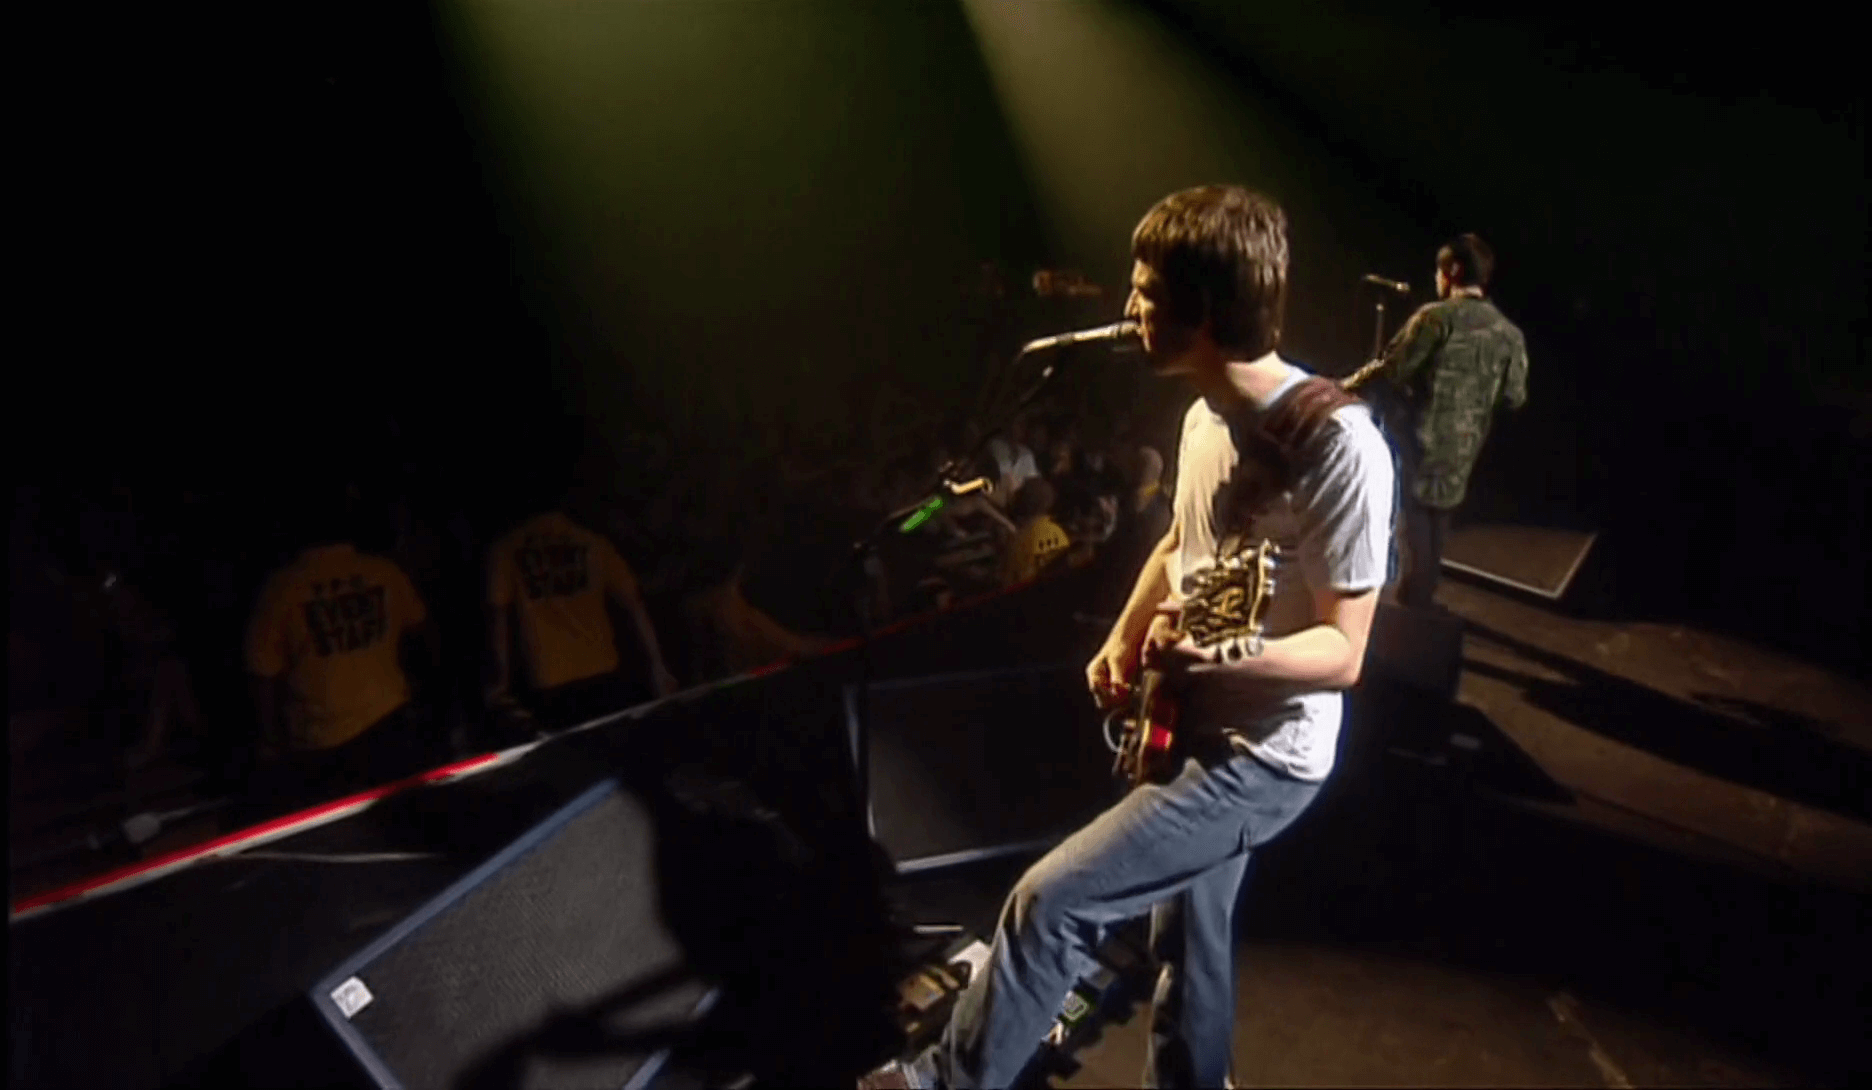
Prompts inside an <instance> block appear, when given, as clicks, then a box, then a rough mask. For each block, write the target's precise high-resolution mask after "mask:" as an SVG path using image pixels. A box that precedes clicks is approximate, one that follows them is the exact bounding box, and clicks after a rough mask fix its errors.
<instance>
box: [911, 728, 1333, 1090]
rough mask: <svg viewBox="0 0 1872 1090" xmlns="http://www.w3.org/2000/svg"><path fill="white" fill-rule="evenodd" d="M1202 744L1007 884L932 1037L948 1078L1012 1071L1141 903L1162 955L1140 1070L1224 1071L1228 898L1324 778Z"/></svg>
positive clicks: (1179, 1080) (1172, 1075) (1230, 1011)
mask: <svg viewBox="0 0 1872 1090" xmlns="http://www.w3.org/2000/svg"><path fill="white" fill-rule="evenodd" d="M1198 748H1199V750H1200V751H1201V752H1199V753H1198V754H1197V755H1196V756H1192V757H1190V758H1189V759H1187V760H1186V761H1185V762H1184V765H1183V770H1182V772H1181V774H1179V775H1178V776H1177V778H1176V779H1175V780H1173V781H1172V782H1170V783H1168V784H1164V785H1161V786H1158V785H1148V786H1145V787H1140V788H1137V789H1136V790H1133V791H1132V792H1131V793H1130V794H1128V795H1126V796H1125V798H1124V799H1123V800H1122V801H1120V802H1119V803H1118V804H1117V805H1115V806H1113V807H1112V808H1111V809H1109V810H1107V811H1105V812H1104V813H1103V814H1101V815H1099V816H1098V817H1097V818H1095V819H1094V820H1093V821H1092V823H1091V824H1089V825H1087V826H1086V827H1085V828H1083V829H1081V830H1079V831H1078V832H1077V833H1074V834H1073V835H1072V836H1070V837H1068V838H1067V839H1066V840H1065V841H1063V842H1062V843H1061V844H1060V845H1059V846H1058V847H1056V848H1054V849H1053V850H1052V851H1051V852H1049V853H1047V855H1046V857H1045V858H1043V859H1041V860H1040V861H1039V862H1037V863H1035V864H1034V865H1033V866H1032V867H1030V868H1029V869H1028V871H1027V873H1026V874H1025V875H1023V876H1022V877H1021V880H1020V881H1019V882H1018V883H1016V884H1015V886H1014V890H1013V892H1012V893H1010V894H1009V895H1008V899H1007V903H1006V905H1005V906H1003V908H1002V910H1001V920H1000V923H999V924H998V925H997V927H996V929H995V935H994V941H993V944H992V952H991V953H990V955H989V959H988V962H987V964H986V965H984V966H983V968H982V971H981V973H980V974H978V975H977V976H976V977H975V978H974V979H973V980H971V981H970V982H969V985H968V987H967V988H966V989H965V990H964V991H963V993H962V995H961V996H960V997H959V998H958V1000H957V1002H956V1008H955V1013H954V1015H953V1016H952V1018H951V1020H950V1023H949V1026H948V1028H947V1030H946V1031H945V1032H944V1035H943V1039H942V1042H941V1043H940V1044H939V1045H938V1046H937V1048H936V1050H935V1056H934V1060H935V1065H934V1066H935V1071H936V1074H937V1076H938V1077H939V1078H940V1079H941V1080H942V1082H943V1083H944V1084H945V1085H947V1086H952V1087H967V1086H985V1087H1004V1086H1007V1085H1009V1084H1010V1083H1012V1082H1013V1081H1014V1079H1015V1078H1016V1077H1017V1076H1019V1074H1020V1072H1021V1069H1022V1068H1023V1067H1025V1066H1026V1064H1027V1062H1028V1061H1029V1060H1030V1059H1031V1058H1032V1057H1033V1055H1034V1053H1035V1052H1036V1051H1037V1050H1038V1049H1039V1045H1040V1041H1041V1038H1042V1037H1043V1036H1045V1034H1046V1032H1047V1031H1048V1030H1049V1029H1050V1028H1051V1027H1052V1025H1053V1021H1054V1019H1055V1018H1056V1017H1057V1016H1058V1015H1059V1013H1060V1007H1061V1005H1062V1003H1063V1002H1064V1000H1065V998H1066V993H1067V990H1068V989H1070V988H1071V987H1072V986H1073V984H1074V983H1075V982H1076V981H1077V980H1078V979H1079V978H1080V977H1081V976H1082V975H1083V974H1085V973H1086V972H1088V971H1089V970H1090V969H1091V968H1092V967H1093V964H1094V962H1093V952H1094V951H1095V950H1096V949H1097V948H1098V945H1099V943H1100V941H1101V940H1102V939H1103V937H1104V934H1105V933H1106V932H1107V930H1108V929H1109V928H1111V927H1113V926H1114V925H1117V924H1119V923H1122V922H1124V921H1125V920H1128V919H1131V918H1132V917H1135V916H1138V915H1141V914H1142V913H1144V912H1145V911H1146V910H1149V911H1150V912H1151V945H1152V947H1153V952H1154V953H1155V954H1156V955H1157V957H1158V959H1159V964H1160V966H1161V969H1160V973H1159V977H1158V980H1157V991H1156V994H1155V996H1154V997H1153V1003H1152V1010H1151V1047H1150V1053H1149V1058H1148V1060H1147V1070H1146V1071H1145V1073H1144V1077H1145V1079H1146V1080H1147V1081H1148V1083H1149V1084H1150V1085H1153V1086H1186V1085H1189V1086H1221V1085H1223V1082H1224V1080H1225V1079H1226V1077H1227V1075H1228V1067H1229V1039H1230V1036H1231V1033H1232V1031H1233V1028H1234V1021H1235V958H1234V916H1235V901H1236V895H1237V892H1238V891H1239V889H1240V886H1241V882H1242V878H1243V875H1244V874H1245V873H1246V872H1247V868H1248V857H1249V853H1250V852H1252V851H1253V850H1254V849H1255V848H1258V847H1260V846H1262V845H1264V844H1266V843H1267V842H1268V841H1270V840H1272V839H1273V838H1274V837H1275V836H1276V835H1277V834H1279V833H1280V831H1281V830H1282V829H1285V828H1286V827H1287V826H1288V825H1289V824H1291V823H1292V822H1293V820H1294V819H1295V818H1297V817H1299V816H1300V813H1301V811H1303V810H1305V809H1306V807H1307V804H1309V803H1310V802H1312V801H1313V798H1314V796H1315V795H1317V794H1318V793H1319V789H1320V785H1319V784H1317V783H1307V782H1303V781H1300V780H1296V779H1293V778H1291V777H1288V776H1285V775H1283V774H1281V773H1279V772H1276V771H1274V770H1273V769H1272V768H1269V767H1268V766H1267V765H1264V764H1262V763H1261V762H1260V761H1257V760H1256V759H1255V758H1253V757H1252V756H1249V755H1248V754H1246V753H1242V752H1239V751H1236V750H1234V749H1232V748H1231V747H1230V746H1229V744H1228V742H1227V741H1226V740H1224V739H1221V738H1219V737H1218V738H1213V739H1209V740H1206V741H1205V742H1204V744H1202V745H1201V746H1199V747H1198Z"/></svg>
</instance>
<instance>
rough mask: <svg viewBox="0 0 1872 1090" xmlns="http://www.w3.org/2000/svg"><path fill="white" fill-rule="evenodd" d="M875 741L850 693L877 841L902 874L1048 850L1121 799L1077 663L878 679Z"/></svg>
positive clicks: (871, 708)
mask: <svg viewBox="0 0 1872 1090" xmlns="http://www.w3.org/2000/svg"><path fill="white" fill-rule="evenodd" d="M869 692H870V700H869V702H868V715H867V716H866V719H867V720H868V722H867V725H868V727H869V731H868V736H867V737H865V738H863V739H862V742H863V744H860V742H861V739H860V737H859V733H858V732H859V707H858V692H857V688H856V687H855V686H852V687H848V688H847V690H846V712H847V716H848V723H849V725H850V729H851V738H852V748H853V755H854V759H855V760H856V761H857V762H858V767H859V769H860V774H861V775H862V776H863V781H862V783H861V789H862V790H863V791H864V793H865V795H866V797H867V799H868V800H869V807H870V823H871V833H872V835H873V836H874V837H875V838H876V839H877V840H878V842H879V843H881V844H882V845H883V846H884V849H885V851H886V852H887V853H888V854H889V855H890V857H891V859H892V861H893V862H894V863H895V864H896V867H897V870H898V873H900V874H909V873H915V872H918V871H926V870H934V869H937V868H941V867H946V866H953V865H957V864H961V863H967V862H971V861H974V860H978V859H987V858H992V857H995V856H1001V855H1011V854H1017V853H1020V852H1023V851H1029V850H1032V851H1040V850H1044V849H1046V848H1048V847H1050V846H1052V845H1053V844H1055V843H1057V842H1058V841H1059V840H1061V839H1062V838H1064V837H1065V836H1066V835H1067V834H1068V833H1071V832H1072V831H1073V830H1075V829H1077V828H1078V827H1079V826H1081V825H1083V824H1085V823H1086V822H1087V821H1089V820H1091V819H1092V818H1093V817H1095V816H1097V815H1098V814H1099V812H1101V811H1102V810H1104V809H1105V807H1107V806H1109V805H1111V803H1112V802H1113V801H1115V799H1116V797H1117V796H1116V787H1115V782H1114V780H1113V779H1112V774H1111V765H1112V755H1111V752H1110V751H1109V750H1108V749H1107V748H1106V746H1105V743H1104V740H1103V733H1102V731H1101V723H1102V719H1103V717H1102V716H1101V715H1100V714H1099V712H1098V710H1097V709H1096V708H1095V707H1094V706H1093V704H1092V698H1091V697H1090V696H1089V695H1088V694H1087V692H1086V687H1085V675H1084V671H1083V669H1082V668H1081V667H1077V666H1041V667H1023V668H1019V669H1011V670H995V671H985V672H974V673H961V674H945V675H937V676H932V677H920V678H908V679H903V680H893V681H889V682H880V683H877V684H874V685H872V686H870V687H869Z"/></svg>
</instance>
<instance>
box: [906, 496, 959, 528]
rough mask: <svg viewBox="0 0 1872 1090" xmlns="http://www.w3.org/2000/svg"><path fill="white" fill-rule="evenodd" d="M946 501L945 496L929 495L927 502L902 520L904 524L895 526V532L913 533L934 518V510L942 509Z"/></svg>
mask: <svg viewBox="0 0 1872 1090" xmlns="http://www.w3.org/2000/svg"><path fill="white" fill-rule="evenodd" d="M947 502H949V501H948V499H947V498H946V497H943V496H931V497H930V498H929V502H928V503H926V504H924V505H923V506H921V507H919V508H917V509H916V513H915V514H913V515H911V516H910V517H909V518H907V519H905V520H904V524H903V525H902V526H899V527H898V528H897V532H898V533H900V534H908V533H913V532H914V531H915V530H916V528H917V527H919V526H921V525H923V524H924V523H926V522H928V521H929V520H930V519H933V518H935V517H936V512H938V511H940V510H942V509H943V504H945V503H947Z"/></svg>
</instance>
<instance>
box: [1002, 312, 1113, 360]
mask: <svg viewBox="0 0 1872 1090" xmlns="http://www.w3.org/2000/svg"><path fill="white" fill-rule="evenodd" d="M1137 335H1138V324H1137V323H1136V322H1133V321H1129V320H1126V321H1122V322H1113V323H1112V324H1110V325H1102V326H1099V327H1098V328H1096V329H1079V330H1074V331H1073V332H1071V333H1058V334H1055V335H1053V336H1051V337H1042V338H1040V339H1039V340H1037V341H1028V342H1027V344H1026V346H1025V347H1023V348H1022V349H1021V355H1023V356H1025V355H1026V354H1027V353H1029V352H1039V351H1041V350H1042V349H1047V348H1064V347H1066V346H1067V345H1069V344H1083V343H1084V342H1086V341H1115V340H1122V339H1126V338H1130V337H1136V336H1137Z"/></svg>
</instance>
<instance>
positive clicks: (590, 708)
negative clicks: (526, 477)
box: [488, 489, 677, 728]
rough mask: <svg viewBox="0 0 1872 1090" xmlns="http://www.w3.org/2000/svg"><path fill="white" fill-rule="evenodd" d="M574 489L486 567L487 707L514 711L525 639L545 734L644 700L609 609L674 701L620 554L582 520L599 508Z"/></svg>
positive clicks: (518, 532)
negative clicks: (515, 662) (627, 668)
mask: <svg viewBox="0 0 1872 1090" xmlns="http://www.w3.org/2000/svg"><path fill="white" fill-rule="evenodd" d="M596 506H597V505H596V503H595V497H593V496H591V495H589V494H587V493H586V492H584V491H583V490H582V489H573V490H571V491H569V492H568V493H567V495H566V496H565V497H564V502H563V503H562V504H561V505H560V506H559V507H558V508H556V509H554V510H549V511H544V512H541V513H539V514H536V515H534V516H532V517H531V518H529V519H527V520H526V521H524V522H522V523H521V524H520V525H518V526H516V527H514V528H513V529H512V530H511V531H509V532H508V533H507V535H506V536H505V537H502V538H501V539H500V540H499V541H497V542H495V544H494V548H493V549H492V551H491V552H490V554H489V558H488V569H489V572H488V606H489V612H490V616H489V635H490V636H491V638H492V641H493V651H494V679H493V684H492V685H491V686H490V689H489V693H488V703H489V706H490V708H491V709H492V710H494V711H495V712H496V713H497V714H498V713H500V712H502V711H505V710H508V709H510V708H511V706H512V705H513V704H514V703H515V702H516V696H515V694H514V692H513V681H514V678H513V667H512V649H511V643H512V641H513V637H514V634H515V633H518V635H519V637H520V638H519V643H520V647H521V652H522V655H523V657H524V659H525V664H526V670H527V677H526V680H527V681H528V683H529V684H530V688H531V690H532V693H533V699H532V700H531V701H529V703H531V704H533V705H534V708H533V710H534V711H535V712H536V713H537V714H538V716H539V718H540V719H541V720H542V721H543V723H544V725H545V726H547V727H554V728H558V727H568V726H574V725H576V724H578V723H580V722H583V721H585V720H588V719H593V718H596V717H598V716H601V715H608V714H610V713H612V712H616V711H622V710H623V709H624V708H627V707H629V706H630V705H631V704H633V703H635V702H636V701H637V699H638V698H639V697H642V696H643V695H645V694H644V693H643V691H642V687H641V686H640V685H636V684H633V683H632V681H631V680H630V679H629V678H627V677H625V676H624V674H623V672H622V661H621V659H620V656H619V654H618V646H617V639H616V634H615V632H614V630H613V627H612V624H611V616H610V613H609V611H608V609H607V606H609V605H615V606H617V607H618V608H619V609H622V610H623V611H624V612H625V613H626V614H627V615H628V616H629V617H630V619H631V623H632V626H633V627H634V628H635V629H636V631H637V638H638V640H639V642H640V643H641V644H642V646H643V650H644V653H645V654H646V655H647V656H648V657H649V660H650V661H649V666H650V684H651V687H652V688H653V689H654V691H655V693H656V695H657V696H668V695H669V694H671V693H673V692H675V691H676V688H677V684H676V679H675V677H674V676H673V675H672V674H671V673H670V671H669V668H668V667H667V666H665V665H664V661H663V650H662V647H661V646H660V645H659V644H658V642H657V636H656V629H655V628H654V626H652V624H651V623H650V614H649V612H648V611H647V610H646V609H645V608H644V603H643V597H642V595H641V594H640V593H639V590H638V586H637V577H636V575H635V574H634V573H632V571H631V569H630V565H629V564H627V563H625V561H624V557H623V556H621V555H620V554H619V553H618V551H617V548H616V546H614V545H613V544H612V543H611V541H610V539H608V538H606V537H605V536H604V535H603V534H600V533H597V532H595V531H593V530H591V529H589V528H588V527H587V525H586V524H585V523H586V521H587V520H590V521H594V522H595V521H596V520H595V519H591V517H590V516H587V519H579V518H575V517H574V514H575V513H583V512H586V511H590V510H593V509H595V508H596Z"/></svg>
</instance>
